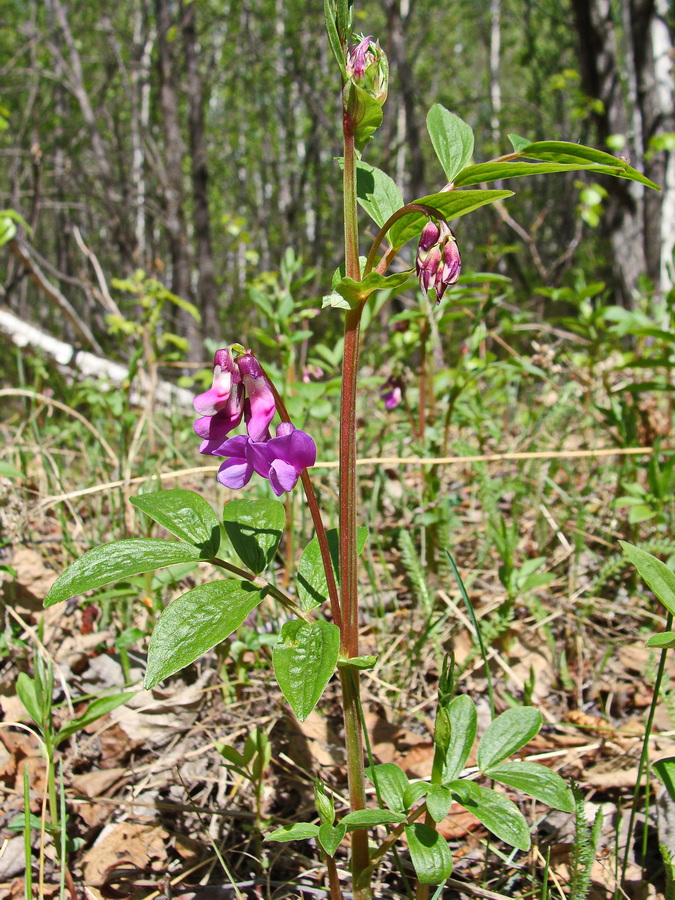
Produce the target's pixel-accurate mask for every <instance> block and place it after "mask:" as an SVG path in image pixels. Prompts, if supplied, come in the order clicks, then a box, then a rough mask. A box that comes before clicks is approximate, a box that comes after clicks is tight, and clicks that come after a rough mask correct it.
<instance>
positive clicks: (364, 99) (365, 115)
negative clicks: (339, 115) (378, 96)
mask: <svg viewBox="0 0 675 900" xmlns="http://www.w3.org/2000/svg"><path fill="white" fill-rule="evenodd" d="M343 94H344V103H345V109H348V110H349V114H350V118H351V120H352V129H353V133H354V144H355V146H356V149H357V150H358V151H359V152H360V151H361V150H363V148H364V147H365V146H366V144H367V143H368V141H369V140H370V139H371V137H372V136H373V134H374V133H375V132H376V131H377V129H378V128H379V127H380V125H381V124H382V107H381V106H380V104H379V103H378V102H377V100H375V98H374V97H371V96H370V94H369V93H368V92H367V91H364V90H363V88H360V87H358V85H356V84H354V82H353V81H351V80H350V81H348V82H347V84H346V85H345V87H344V91H343Z"/></svg>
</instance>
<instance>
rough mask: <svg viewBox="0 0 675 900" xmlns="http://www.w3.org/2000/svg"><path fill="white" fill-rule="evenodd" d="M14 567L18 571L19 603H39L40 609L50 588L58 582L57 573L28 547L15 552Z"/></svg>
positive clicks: (16, 580)
mask: <svg viewBox="0 0 675 900" xmlns="http://www.w3.org/2000/svg"><path fill="white" fill-rule="evenodd" d="M12 566H13V567H14V569H15V570H16V579H15V582H16V585H17V586H18V587H19V598H18V599H19V602H20V603H21V602H22V601H28V602H30V606H31V608H32V607H33V605H34V604H33V602H32V601H36V600H37V601H39V607H38V608H40V607H41V606H42V601H43V600H44V598H45V597H46V595H47V593H48V591H49V588H50V587H51V586H52V585H53V584H54V582H55V581H56V572H54V570H53V569H48V568H47V566H46V565H45V564H44V560H43V558H42V556H41V555H40V554H39V553H37V552H36V551H35V550H31V549H30V548H28V547H19V548H18V549H17V550H15V552H14V556H13V558H12Z"/></svg>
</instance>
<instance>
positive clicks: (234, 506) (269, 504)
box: [223, 500, 286, 575]
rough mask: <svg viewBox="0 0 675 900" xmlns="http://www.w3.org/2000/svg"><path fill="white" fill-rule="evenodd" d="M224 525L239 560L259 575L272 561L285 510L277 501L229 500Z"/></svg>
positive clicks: (282, 529)
mask: <svg viewBox="0 0 675 900" xmlns="http://www.w3.org/2000/svg"><path fill="white" fill-rule="evenodd" d="M223 524H224V526H225V531H226V532H227V536H228V537H229V539H230V540H231V541H232V546H233V547H234V549H235V551H236V553H237V556H238V557H239V559H240V560H241V561H242V562H243V563H244V565H245V566H248V568H249V569H250V570H251V571H252V572H255V574H256V575H258V574H259V573H260V572H262V571H263V570H264V569H266V568H267V567H268V566H269V565H270V563H271V562H272V560H273V559H274V554H275V553H276V552H277V547H278V546H279V541H280V540H281V535H282V534H283V531H284V525H285V524H286V511H285V509H284V505H283V503H279V501H278V500H230V502H229V503H226V504H225V508H224V510H223Z"/></svg>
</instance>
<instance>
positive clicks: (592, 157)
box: [518, 141, 660, 191]
mask: <svg viewBox="0 0 675 900" xmlns="http://www.w3.org/2000/svg"><path fill="white" fill-rule="evenodd" d="M518 153H519V154H520V155H521V156H527V157H528V158H529V159H542V160H546V161H549V162H558V163H572V164H575V163H578V162H589V163H596V164H598V165H601V166H612V167H614V168H616V169H617V170H618V171H617V172H613V173H611V174H613V175H616V176H617V177H619V178H627V179H629V180H630V181H639V182H640V184H644V185H646V186H647V187H650V188H654V189H655V190H657V191H658V190H660V188H659V186H658V185H657V184H654V182H653V181H650V180H649V179H648V178H645V176H644V175H642V174H641V173H640V172H638V171H637V169H634V168H632V166H629V165H628V163H627V162H625V161H624V160H622V159H619V157H617V156H612V155H611V154H610V153H605V152H604V150H595V149H594V148H593V147H585V146H584V145H583V144H573V143H571V142H569V141H536V142H535V143H533V144H526V145H525V146H524V147H520V148H519V149H518Z"/></svg>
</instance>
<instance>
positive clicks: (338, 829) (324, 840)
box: [317, 822, 347, 856]
mask: <svg viewBox="0 0 675 900" xmlns="http://www.w3.org/2000/svg"><path fill="white" fill-rule="evenodd" d="M346 833H347V826H346V825H345V824H344V822H340V824H339V825H329V824H328V823H327V822H326V823H325V824H323V825H321V826H320V827H319V833H318V835H317V839H318V841H319V843H320V844H321V846H322V847H323V850H324V852H325V853H327V854H328V856H335V851H336V850H337V848H338V847H339V846H340V842H341V840H342V838H343V837H344V836H345V834H346Z"/></svg>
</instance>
